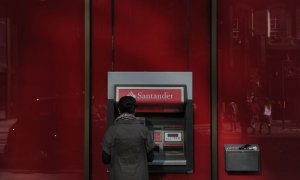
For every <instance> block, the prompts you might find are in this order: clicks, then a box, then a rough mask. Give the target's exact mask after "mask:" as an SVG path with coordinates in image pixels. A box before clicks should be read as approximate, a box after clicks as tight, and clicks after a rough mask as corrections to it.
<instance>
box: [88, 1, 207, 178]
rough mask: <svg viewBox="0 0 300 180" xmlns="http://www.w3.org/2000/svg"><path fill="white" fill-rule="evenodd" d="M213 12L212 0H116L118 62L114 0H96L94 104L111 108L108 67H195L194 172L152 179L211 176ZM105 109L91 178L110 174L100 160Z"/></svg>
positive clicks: (97, 127)
mask: <svg viewBox="0 0 300 180" xmlns="http://www.w3.org/2000/svg"><path fill="white" fill-rule="evenodd" d="M209 12H210V4H209V1H196V0H192V1H182V0H175V1H174V0H164V1H161V0H154V1H139V0H127V1H123V0H116V1H115V6H114V34H115V41H114V42H115V44H114V61H113V59H112V48H111V47H112V39H111V35H112V19H111V13H112V7H111V1H107V0H98V1H93V23H92V24H93V34H92V35H93V36H92V37H93V74H92V77H93V78H92V80H93V96H94V97H95V98H94V104H93V107H94V108H95V109H97V107H98V109H102V110H104V109H106V97H107V72H108V71H192V72H193V78H194V84H193V98H194V108H195V116H194V117H195V119H194V132H195V133H194V142H195V144H194V147H195V148H194V156H195V157H194V162H195V166H194V167H195V168H194V173H192V174H151V178H153V179H174V178H176V179H186V178H189V179H199V178H201V179H210V136H209V133H210V131H209V127H210V125H209V123H210V116H209V112H210V109H209V107H210V106H209V96H210V90H209V85H210V84H209V83H210V82H209V73H210V64H209V62H210V61H209V58H210V56H209V34H210V30H209V17H210V16H209ZM96 111H97V110H94V112H96ZM94 114H95V113H94ZM100 114H102V115H101V117H99V118H98V119H97V118H93V124H92V127H93V139H92V141H93V145H92V151H93V154H92V159H93V171H92V177H93V178H92V179H100V178H107V177H108V173H106V168H105V167H104V166H103V165H102V164H101V161H100V160H101V157H100V152H101V146H100V142H101V140H102V137H103V133H104V131H105V129H106V128H107V126H106V114H105V113H103V111H100Z"/></svg>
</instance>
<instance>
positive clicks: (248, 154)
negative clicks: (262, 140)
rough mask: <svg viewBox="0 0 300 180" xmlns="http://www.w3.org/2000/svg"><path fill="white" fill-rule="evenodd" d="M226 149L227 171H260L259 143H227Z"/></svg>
mask: <svg viewBox="0 0 300 180" xmlns="http://www.w3.org/2000/svg"><path fill="white" fill-rule="evenodd" d="M224 151H225V170H226V171H228V172H259V171H260V148H259V146H258V145H257V144H226V145H224Z"/></svg>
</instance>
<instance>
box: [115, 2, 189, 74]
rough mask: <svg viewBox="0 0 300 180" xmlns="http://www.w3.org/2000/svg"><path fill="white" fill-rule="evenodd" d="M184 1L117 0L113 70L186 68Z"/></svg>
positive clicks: (182, 69)
mask: <svg viewBox="0 0 300 180" xmlns="http://www.w3.org/2000/svg"><path fill="white" fill-rule="evenodd" d="M186 2H187V1H183V0H173V1H170V0H164V1H161V0H153V1H140V0H126V1H123V0H116V1H115V53H116V54H115V63H116V64H115V70H117V71H168V70H169V71H184V70H186V68H187V61H186V59H187V38H188V37H187V12H186V11H187V8H186V6H187V5H186Z"/></svg>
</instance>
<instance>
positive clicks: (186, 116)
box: [107, 72, 193, 173]
mask: <svg viewBox="0 0 300 180" xmlns="http://www.w3.org/2000/svg"><path fill="white" fill-rule="evenodd" d="M108 77H109V78H108V80H109V81H108V84H109V92H108V96H109V98H108V108H107V109H108V125H112V124H113V121H114V120H115V119H116V117H117V116H118V113H117V109H116V104H117V102H118V100H119V99H120V98H121V97H123V96H128V95H129V96H133V97H135V99H136V100H137V105H138V107H137V109H136V116H137V118H138V119H140V120H141V123H142V124H144V125H145V126H147V127H148V129H149V130H150V132H151V133H152V137H153V140H154V144H155V147H154V160H153V162H151V163H149V170H150V172H160V173H168V172H174V173H192V172H193V101H192V95H191V92H192V91H191V90H192V87H191V85H192V80H191V77H192V76H191V73H180V72H174V73H150V72H147V73H144V72H143V73H139V72H111V73H109V75H108ZM126 77H127V78H126ZM180 77H181V78H180ZM178 78H179V79H178Z"/></svg>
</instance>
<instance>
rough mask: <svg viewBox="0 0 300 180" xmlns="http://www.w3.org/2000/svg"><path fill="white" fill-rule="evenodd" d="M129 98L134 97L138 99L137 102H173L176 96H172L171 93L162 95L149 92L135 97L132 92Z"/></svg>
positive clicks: (162, 93)
mask: <svg viewBox="0 0 300 180" xmlns="http://www.w3.org/2000/svg"><path fill="white" fill-rule="evenodd" d="M127 96H132V97H134V98H136V99H137V100H172V99H173V98H174V94H171V93H169V92H166V91H164V92H160V93H157V92H155V93H151V92H149V93H147V92H143V91H140V92H137V95H135V94H134V93H133V92H132V91H130V92H129V93H128V94H127Z"/></svg>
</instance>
